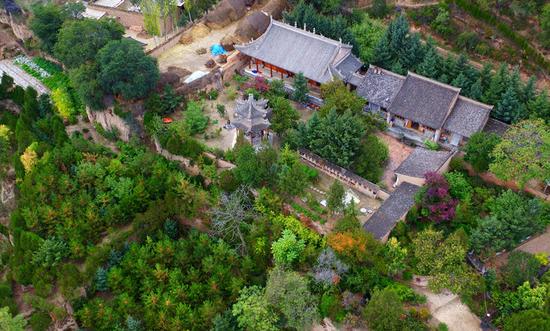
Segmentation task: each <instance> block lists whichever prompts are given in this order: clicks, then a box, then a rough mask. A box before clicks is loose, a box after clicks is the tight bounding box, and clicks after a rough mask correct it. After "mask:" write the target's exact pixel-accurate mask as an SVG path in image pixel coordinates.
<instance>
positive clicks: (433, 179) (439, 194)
mask: <svg viewBox="0 0 550 331" xmlns="http://www.w3.org/2000/svg"><path fill="white" fill-rule="evenodd" d="M424 178H425V179H426V184H425V186H424V190H423V194H422V197H421V200H420V207H421V209H420V210H421V215H422V216H423V217H424V218H426V219H427V220H430V221H432V222H435V223H440V222H446V221H450V220H452V219H453V218H454V216H455V211H456V206H457V205H458V200H457V199H454V198H453V197H451V194H450V192H449V183H448V182H447V180H446V179H445V177H443V176H442V175H440V174H438V173H436V172H428V173H426V174H425V175H424Z"/></svg>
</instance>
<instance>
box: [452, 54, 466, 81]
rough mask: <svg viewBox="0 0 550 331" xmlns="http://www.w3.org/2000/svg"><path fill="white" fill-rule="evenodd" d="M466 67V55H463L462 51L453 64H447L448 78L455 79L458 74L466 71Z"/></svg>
mask: <svg viewBox="0 0 550 331" xmlns="http://www.w3.org/2000/svg"><path fill="white" fill-rule="evenodd" d="M468 68H469V65H468V58H467V57H466V55H464V53H461V54H460V56H459V57H458V59H456V61H455V62H454V64H453V65H452V66H449V71H448V75H449V79H451V81H452V80H454V79H456V78H457V77H458V75H460V74H464V73H466V71H467V70H468Z"/></svg>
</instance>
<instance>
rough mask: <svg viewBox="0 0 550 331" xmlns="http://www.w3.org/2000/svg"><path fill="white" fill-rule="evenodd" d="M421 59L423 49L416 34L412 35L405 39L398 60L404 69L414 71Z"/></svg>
mask: <svg viewBox="0 0 550 331" xmlns="http://www.w3.org/2000/svg"><path fill="white" fill-rule="evenodd" d="M423 59H424V47H422V43H421V42H420V37H419V36H418V33H414V34H412V35H411V36H409V37H408V38H407V39H406V44H405V47H402V48H401V52H400V56H399V60H400V61H401V63H402V64H403V67H404V68H405V69H407V70H411V71H414V70H415V69H416V67H417V66H418V65H419V64H420V63H421V62H422V60H423Z"/></svg>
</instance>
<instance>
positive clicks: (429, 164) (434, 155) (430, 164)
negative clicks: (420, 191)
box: [395, 147, 453, 178]
mask: <svg viewBox="0 0 550 331" xmlns="http://www.w3.org/2000/svg"><path fill="white" fill-rule="evenodd" d="M452 155H453V152H449V151H432V150H429V149H426V148H422V147H418V148H415V149H414V151H413V152H412V153H411V154H410V155H409V156H408V157H407V158H406V159H405V161H403V163H401V164H400V165H399V167H397V169H395V173H396V174H401V175H405V176H411V177H418V178H422V177H424V174H426V173H427V172H432V171H438V170H439V168H441V166H443V164H444V163H445V162H446V161H447V160H448V159H449V158H450V157H451V156H452Z"/></svg>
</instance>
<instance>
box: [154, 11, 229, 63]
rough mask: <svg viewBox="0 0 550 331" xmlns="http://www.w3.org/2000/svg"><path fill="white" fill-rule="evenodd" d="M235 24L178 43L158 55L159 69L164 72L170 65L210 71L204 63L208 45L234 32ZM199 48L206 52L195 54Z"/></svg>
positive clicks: (216, 42)
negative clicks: (189, 41)
mask: <svg viewBox="0 0 550 331" xmlns="http://www.w3.org/2000/svg"><path fill="white" fill-rule="evenodd" d="M237 24H238V21H237V22H233V23H231V24H229V25H228V26H226V27H224V28H222V29H219V30H211V31H210V33H209V34H208V35H207V36H205V37H203V38H200V39H198V40H193V42H192V43H190V44H188V45H183V44H179V43H178V44H177V45H175V46H174V47H172V48H170V49H169V50H167V51H166V52H164V53H163V54H162V55H161V56H159V58H158V63H159V69H160V71H161V72H164V71H166V70H167V69H168V67H170V66H174V67H178V68H184V69H187V70H189V71H191V72H194V71H197V70H202V71H205V72H208V71H210V69H208V68H207V67H206V66H205V65H204V64H205V63H206V61H208V60H210V58H211V55H210V46H212V45H214V44H219V43H220V40H221V39H222V38H223V37H224V36H225V35H228V34H232V33H233V32H235V29H236V28H237ZM201 48H205V49H206V50H207V52H206V53H205V54H197V50H198V49H201Z"/></svg>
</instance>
